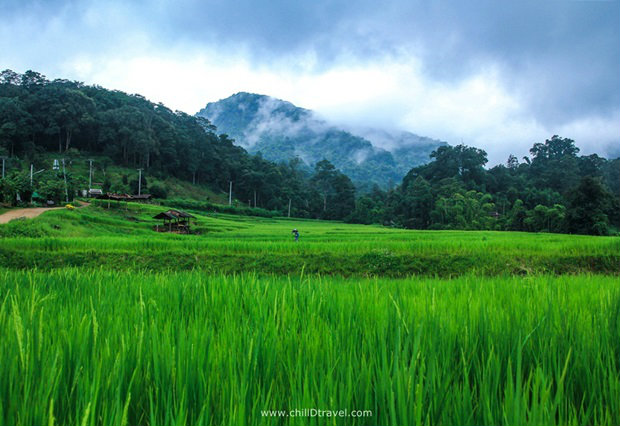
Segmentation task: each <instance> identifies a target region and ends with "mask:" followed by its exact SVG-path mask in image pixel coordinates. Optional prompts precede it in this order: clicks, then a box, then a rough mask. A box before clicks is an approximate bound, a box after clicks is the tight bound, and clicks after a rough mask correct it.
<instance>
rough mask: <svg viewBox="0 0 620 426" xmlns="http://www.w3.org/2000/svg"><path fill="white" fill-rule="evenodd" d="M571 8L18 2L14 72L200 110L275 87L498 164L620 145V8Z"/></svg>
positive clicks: (9, 20) (12, 41)
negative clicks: (561, 140)
mask: <svg viewBox="0 0 620 426" xmlns="http://www.w3.org/2000/svg"><path fill="white" fill-rule="evenodd" d="M566 3H584V2H549V3H544V4H542V5H541V4H538V3H536V2H519V3H518V4H517V2H512V3H507V4H505V5H503V6H502V7H499V6H497V5H494V4H493V3H490V2H485V1H475V2H468V5H469V6H467V7H466V6H460V5H458V6H455V5H454V3H451V2H432V3H428V4H425V3H416V2H405V1H397V0H391V1H388V2H386V3H385V4H384V5H383V7H382V8H381V9H380V10H377V5H376V3H372V2H367V1H362V2H360V3H359V4H357V5H356V6H355V7H353V6H352V5H351V4H348V3H346V2H338V1H336V2H326V1H317V2H313V3H312V4H308V5H296V6H295V5H292V4H291V3H290V2H285V1H281V2H280V1H274V2H269V3H264V2H252V1H249V0H248V1H241V2H239V3H238V4H236V5H235V6H234V7H233V6H232V5H227V4H228V3H227V2H211V3H209V4H208V5H207V6H206V7H205V6H201V4H202V3H201V2H192V1H189V0H183V1H180V2H169V1H163V0H160V1H157V2H148V3H147V2H144V3H143V2H130V3H121V2H117V1H112V2H107V3H105V4H102V3H98V2H94V1H93V2H82V3H79V4H78V3H77V2H70V1H50V2H47V3H39V2H28V1H26V2H15V1H12V0H7V2H6V3H5V4H4V5H2V6H0V12H1V13H0V16H1V17H0V24H2V25H0V50H1V51H2V52H3V53H2V56H0V67H1V68H2V69H4V68H11V69H14V70H15V71H18V72H23V71H26V70H27V69H35V70H37V71H40V72H42V73H44V74H46V75H47V76H48V77H50V78H69V79H76V80H80V81H84V82H86V83H87V84H98V85H101V86H103V87H106V88H109V89H118V90H123V91H126V92H129V93H139V94H142V95H144V96H146V97H147V98H148V99H150V100H152V101H154V102H163V103H164V104H166V105H167V106H169V107H171V108H173V109H179V110H182V111H185V112H188V113H194V112H196V111H198V110H199V109H201V108H202V107H204V105H205V104H206V103H207V102H210V101H215V100H218V99H221V98H225V97H228V96H230V95H231V94H233V93H236V92H239V91H247V92H254V93H261V94H267V95H270V96H273V97H276V98H280V99H284V100H288V101H290V102H292V103H294V104H296V105H297V106H301V107H304V108H308V109H312V110H314V111H316V112H317V113H318V114H319V115H321V116H323V117H324V118H326V119H328V120H329V121H330V122H334V121H335V122H341V123H344V124H347V125H349V126H366V127H385V128H389V129H403V130H408V131H411V132H414V133H417V134H420V135H424V136H429V137H432V138H436V139H442V140H446V141H448V142H449V143H452V144H457V143H460V142H461V141H462V142H463V143H465V144H468V145H473V146H477V147H480V148H483V149H485V150H486V151H487V152H488V153H489V159H490V163H491V164H495V163H498V162H503V161H505V159H506V157H507V156H508V154H509V153H514V154H516V155H518V156H523V155H527V154H528V150H529V148H530V147H531V146H532V144H533V143H535V142H541V141H544V139H546V138H549V137H551V136H552V135H553V134H560V135H561V136H564V137H571V138H573V139H575V140H576V142H577V144H578V146H580V147H581V148H582V153H586V154H587V153H591V152H598V153H601V154H606V153H607V152H608V148H609V147H612V148H613V147H614V146H616V147H617V146H619V145H620V37H618V35H619V34H620V30H619V28H620V22H617V21H618V19H617V18H609V17H607V15H609V14H613V13H615V12H617V11H620V7H619V6H618V4H619V3H618V2H608V3H610V4H603V5H601V4H590V5H584V4H566ZM588 3H590V2H588ZM287 22H288V23H289V24H288V26H287V25H286V23H287Z"/></svg>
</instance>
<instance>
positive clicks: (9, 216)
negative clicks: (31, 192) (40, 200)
mask: <svg viewBox="0 0 620 426" xmlns="http://www.w3.org/2000/svg"><path fill="white" fill-rule="evenodd" d="M56 209H62V207H33V208H30V209H13V210H9V211H8V212H6V213H4V214H0V223H7V222H8V221H10V220H13V219H18V218H20V217H24V218H29V219H30V218H33V217H37V216H38V215H40V214H41V213H45V212H46V211H48V210H56Z"/></svg>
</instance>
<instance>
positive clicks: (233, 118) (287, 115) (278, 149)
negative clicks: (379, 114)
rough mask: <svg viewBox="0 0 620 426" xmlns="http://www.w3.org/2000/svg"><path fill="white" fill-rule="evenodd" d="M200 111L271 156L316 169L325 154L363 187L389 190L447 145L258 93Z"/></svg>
mask: <svg viewBox="0 0 620 426" xmlns="http://www.w3.org/2000/svg"><path fill="white" fill-rule="evenodd" d="M196 115H197V116H201V117H205V118H207V119H208V120H209V121H211V122H212V123H213V124H214V125H215V126H217V128H218V129H219V131H220V132H224V133H226V134H227V135H228V136H230V137H231V138H233V139H234V140H235V141H236V142H235V143H236V144H238V145H240V146H242V147H244V148H245V149H247V150H248V151H249V152H251V153H258V152H260V153H261V154H262V155H263V157H264V158H266V159H267V160H271V161H277V162H280V161H288V160H289V159H292V158H295V157H298V158H300V159H301V160H303V162H304V163H306V164H307V165H308V166H309V167H313V166H314V164H315V163H317V162H318V161H321V160H322V159H324V158H325V159H327V160H329V161H330V162H331V163H332V164H334V165H335V166H336V167H337V168H338V169H340V170H341V171H342V172H343V173H345V174H346V175H348V176H349V177H350V178H351V179H352V180H353V181H354V182H355V183H356V184H357V185H358V186H361V187H370V186H371V185H372V184H375V183H376V184H378V185H379V186H381V187H383V188H386V187H388V186H391V185H393V184H395V183H398V182H400V181H401V180H402V178H403V176H405V174H406V173H407V172H408V171H409V170H410V169H411V168H412V167H415V166H418V165H421V164H424V163H427V162H428V161H429V154H430V153H431V152H432V151H433V150H435V149H437V147H439V146H441V145H444V144H445V142H441V141H438V140H434V139H429V138H424V137H420V136H417V135H415V134H413V133H408V132H389V131H385V130H378V129H344V128H340V127H337V126H335V125H333V124H330V123H328V122H326V121H324V120H321V119H319V118H318V117H317V116H316V115H315V114H314V113H313V112H312V111H310V110H307V109H304V108H300V107H297V106H295V105H293V104H292V103H290V102H286V101H283V100H279V99H275V98H272V97H269V96H264V95H257V94H253V93H244V92H241V93H237V94H235V95H233V96H230V97H229V98H226V99H222V100H220V101H217V102H212V103H208V104H207V106H206V107H205V108H204V109H202V110H201V111H199V112H198V113H197V114H196Z"/></svg>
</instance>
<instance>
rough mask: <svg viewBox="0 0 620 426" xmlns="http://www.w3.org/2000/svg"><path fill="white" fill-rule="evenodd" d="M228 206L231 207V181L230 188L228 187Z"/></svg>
mask: <svg viewBox="0 0 620 426" xmlns="http://www.w3.org/2000/svg"><path fill="white" fill-rule="evenodd" d="M228 205H229V206H232V180H231V181H230V186H229V187H228Z"/></svg>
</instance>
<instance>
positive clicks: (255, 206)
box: [254, 189, 256, 208]
mask: <svg viewBox="0 0 620 426" xmlns="http://www.w3.org/2000/svg"><path fill="white" fill-rule="evenodd" d="M254 208H256V189H255V190H254Z"/></svg>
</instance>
